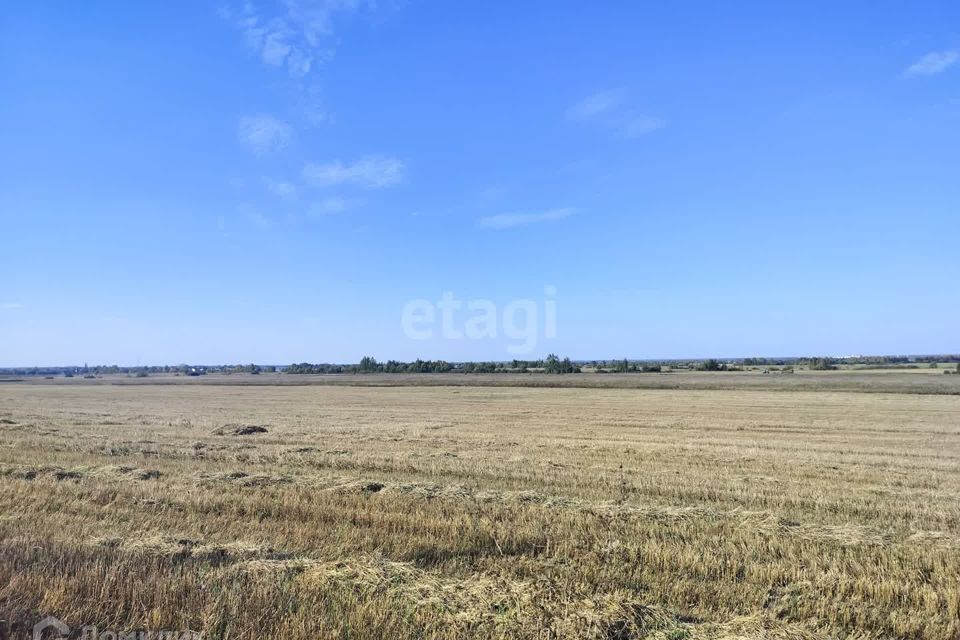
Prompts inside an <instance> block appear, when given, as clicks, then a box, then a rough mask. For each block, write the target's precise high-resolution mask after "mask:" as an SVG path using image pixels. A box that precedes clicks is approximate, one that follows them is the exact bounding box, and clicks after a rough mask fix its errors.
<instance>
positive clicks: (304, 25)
mask: <svg viewBox="0 0 960 640" xmlns="http://www.w3.org/2000/svg"><path fill="white" fill-rule="evenodd" d="M371 4H372V3H371V2H365V1H363V0H284V2H283V3H282V7H277V8H276V9H275V10H274V11H265V12H263V11H260V10H259V9H258V8H257V7H256V6H254V5H253V3H251V2H247V3H245V4H244V5H243V6H242V7H240V8H239V9H235V8H231V7H223V8H221V10H220V14H221V16H222V17H223V18H224V19H225V20H227V21H228V22H230V23H231V24H232V25H234V27H236V28H237V29H238V30H239V31H240V33H241V34H242V35H243V39H244V41H245V42H246V43H247V46H248V47H249V48H250V49H251V50H252V51H253V52H254V53H256V54H257V56H258V57H259V58H260V60H261V61H262V62H263V63H264V64H266V65H268V66H272V67H283V68H285V69H286V70H287V73H289V74H290V76H291V77H293V78H302V77H304V76H306V75H308V74H309V73H310V72H311V71H313V70H314V69H315V68H316V67H317V66H318V65H319V64H322V63H323V62H325V61H327V60H329V59H330V58H331V57H332V56H333V53H334V49H335V41H334V37H333V22H334V18H335V16H337V15H338V14H348V13H350V12H353V11H355V10H357V9H359V8H361V7H364V6H367V5H371Z"/></svg>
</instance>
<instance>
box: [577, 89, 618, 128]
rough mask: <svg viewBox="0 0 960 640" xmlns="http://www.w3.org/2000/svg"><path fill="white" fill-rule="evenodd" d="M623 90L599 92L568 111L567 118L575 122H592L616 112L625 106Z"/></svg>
mask: <svg viewBox="0 0 960 640" xmlns="http://www.w3.org/2000/svg"><path fill="white" fill-rule="evenodd" d="M624 98H625V92H624V90H623V89H608V90H606V91H598V92H597V93H594V94H593V95H589V96H587V97H586V98H584V99H583V100H581V101H579V102H577V103H576V104H574V105H573V106H572V107H570V108H569V109H568V110H567V116H568V117H570V118H572V119H574V120H590V119H591V118H597V117H599V116H602V115H606V114H609V113H611V112H613V111H616V110H617V109H619V108H620V106H621V105H622V104H623V101H624Z"/></svg>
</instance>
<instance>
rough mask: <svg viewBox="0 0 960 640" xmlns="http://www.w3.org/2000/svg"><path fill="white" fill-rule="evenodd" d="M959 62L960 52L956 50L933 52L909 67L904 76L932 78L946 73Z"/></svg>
mask: <svg viewBox="0 0 960 640" xmlns="http://www.w3.org/2000/svg"><path fill="white" fill-rule="evenodd" d="M957 62H960V51H958V50H956V49H952V50H948V51H932V52H930V53H928V54H927V55H925V56H923V57H922V58H920V59H919V60H917V61H916V62H914V63H913V64H912V65H910V66H909V67H907V70H906V71H904V75H907V76H932V75H934V74H937V73H942V72H944V71H946V70H947V69H949V68H950V67H952V66H953V65H955V64H957Z"/></svg>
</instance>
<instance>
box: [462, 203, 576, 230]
mask: <svg viewBox="0 0 960 640" xmlns="http://www.w3.org/2000/svg"><path fill="white" fill-rule="evenodd" d="M574 213H576V209H573V208H572V207H564V208H560V209H549V210H547V211H540V212H537V213H500V214H497V215H495V216H487V217H485V218H480V219H479V220H478V221H477V224H479V225H480V226H481V227H483V228H485V229H510V228H512V227H523V226H526V225H530V224H537V223H539V222H552V221H554V220H562V219H564V218H569V217H570V216H572V215H573V214H574Z"/></svg>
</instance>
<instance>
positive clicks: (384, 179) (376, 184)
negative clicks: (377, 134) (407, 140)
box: [302, 156, 406, 189]
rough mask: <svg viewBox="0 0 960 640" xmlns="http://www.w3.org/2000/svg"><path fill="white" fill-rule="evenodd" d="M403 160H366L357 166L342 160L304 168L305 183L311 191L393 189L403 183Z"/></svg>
mask: <svg viewBox="0 0 960 640" xmlns="http://www.w3.org/2000/svg"><path fill="white" fill-rule="evenodd" d="M405 169H406V167H405V166H404V163H403V161H402V160H399V159H397V158H391V157H389V156H367V157H365V158H361V159H359V160H357V161H356V162H352V163H344V162H342V161H340V160H335V161H333V162H328V163H324V164H317V163H310V164H307V165H306V166H304V168H303V172H302V174H303V180H304V182H306V183H307V184H308V185H310V186H312V187H321V188H323V187H335V186H339V185H352V186H356V187H361V188H365V189H384V188H386V187H393V186H396V185H398V184H400V183H401V182H403V180H404V171H405Z"/></svg>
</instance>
